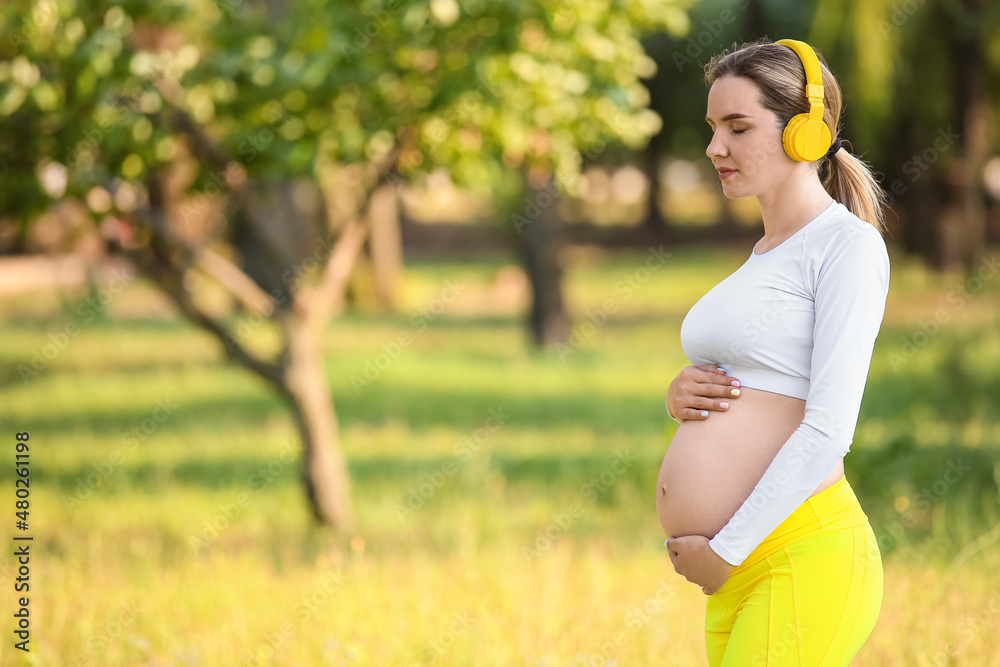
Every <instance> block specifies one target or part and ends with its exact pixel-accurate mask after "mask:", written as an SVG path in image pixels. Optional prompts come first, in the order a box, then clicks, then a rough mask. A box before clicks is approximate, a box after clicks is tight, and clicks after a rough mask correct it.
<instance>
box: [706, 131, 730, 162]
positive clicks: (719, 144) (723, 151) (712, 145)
mask: <svg viewBox="0 0 1000 667" xmlns="http://www.w3.org/2000/svg"><path fill="white" fill-rule="evenodd" d="M728 154H729V149H728V148H727V147H726V145H725V142H723V141H722V139H721V137H720V136H719V131H718V130H715V131H714V132H713V133H712V140H711V141H710V142H708V147H707V148H705V155H707V156H708V159H710V160H714V159H715V158H716V157H726V155H728Z"/></svg>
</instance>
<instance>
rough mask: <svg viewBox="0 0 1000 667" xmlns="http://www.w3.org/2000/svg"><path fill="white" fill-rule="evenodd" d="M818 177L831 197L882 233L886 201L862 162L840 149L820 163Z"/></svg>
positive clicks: (884, 195)
mask: <svg viewBox="0 0 1000 667" xmlns="http://www.w3.org/2000/svg"><path fill="white" fill-rule="evenodd" d="M820 177H821V181H822V183H823V187H824V188H825V189H826V191H827V192H828V193H829V194H830V196H831V197H833V198H834V199H836V200H837V201H839V202H840V203H841V204H843V205H844V206H845V207H847V210H849V211H850V212H851V213H853V214H854V215H856V216H858V217H859V218H861V219H862V220H864V221H865V222H868V223H871V224H872V225H873V226H874V227H875V229H877V230H878V231H879V232H880V233H884V232H885V229H886V227H885V205H886V202H887V201H888V200H889V197H888V195H886V193H885V190H883V189H882V188H881V186H879V184H878V181H876V180H875V176H874V175H873V174H872V172H871V169H869V168H868V165H867V164H865V162H864V161H862V160H861V159H860V158H858V157H855V156H854V155H851V152H850V151H848V150H847V149H846V148H844V147H841V149H840V150H839V151H837V152H836V153H834V154H833V155H832V156H830V158H829V159H825V160H823V161H822V163H821V164H820Z"/></svg>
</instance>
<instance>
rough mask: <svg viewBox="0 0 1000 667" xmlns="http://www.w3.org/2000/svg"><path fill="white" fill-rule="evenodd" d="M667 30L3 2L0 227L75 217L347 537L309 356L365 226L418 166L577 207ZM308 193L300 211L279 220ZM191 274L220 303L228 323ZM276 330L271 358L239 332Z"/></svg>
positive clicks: (647, 122) (401, 13)
mask: <svg viewBox="0 0 1000 667" xmlns="http://www.w3.org/2000/svg"><path fill="white" fill-rule="evenodd" d="M678 17H681V18H682V17H683V14H681V12H680V9H679V8H678V6H676V5H674V4H672V3H669V2H660V3H649V2H644V1H643V0H626V1H624V2H621V3H617V4H615V5H609V4H608V3H606V2H602V1H600V0H564V1H561V2H549V3H545V4H537V3H528V2H496V3H485V2H480V1H478V0H466V1H463V2H462V3H459V2H457V1H456V0H431V1H430V2H416V3H400V2H397V1H396V0H389V1H387V2H381V3H379V2H361V3H355V2H346V1H341V0H303V1H301V2H296V3H290V4H287V5H286V4H284V3H278V2H274V3H269V4H268V5H267V6H261V5H259V4H256V5H255V4H252V3H248V2H239V1H238V0H223V1H222V2H209V1H207V0H203V1H202V2H191V3H189V4H186V5H182V4H168V3H146V2H141V1H139V0H124V1H121V2H112V1H109V0H89V1H83V0H78V1H77V2H74V1H72V0H66V1H64V2H58V3H56V2H51V1H49V2H46V1H44V0H17V1H15V2H9V3H5V4H4V7H3V34H4V35H6V38H5V39H4V40H3V42H2V44H0V49H2V53H3V61H4V63H5V64H6V65H5V66H0V100H2V101H0V116H2V122H0V148H2V149H3V154H4V155H5V156H8V167H9V171H8V176H9V179H8V182H7V184H6V187H4V188H3V189H2V190H0V210H3V211H4V215H6V216H9V217H11V218H12V219H14V220H16V221H17V223H18V228H19V230H20V234H21V235H22V237H23V235H24V234H25V233H26V230H27V228H28V225H30V224H31V222H32V221H33V220H34V219H35V218H36V217H37V216H38V215H39V214H40V213H41V212H43V211H45V210H46V209H47V208H48V207H50V206H51V205H52V203H53V202H54V201H57V200H60V199H70V198H72V199H77V200H80V201H84V202H86V203H87V206H88V208H89V211H90V214H91V217H92V220H93V222H94V223H95V224H96V225H98V227H99V229H100V230H101V232H102V233H103V234H104V236H105V238H106V239H107V244H108V248H109V250H110V251H113V252H118V253H122V254H124V255H126V256H128V257H130V258H131V259H132V260H133V261H134V262H135V263H136V264H137V265H138V266H139V267H140V268H141V269H142V270H143V271H144V272H145V273H146V274H147V275H148V276H150V277H151V278H152V280H154V281H155V282H156V284H158V285H159V286H160V287H162V288H163V290H164V291H165V292H166V293H167V294H168V295H169V296H170V297H171V298H172V299H173V301H174V302H175V303H176V304H177V306H178V308H179V309H180V310H181V311H182V312H183V313H184V314H185V315H187V316H188V317H190V318H191V319H192V321H194V322H196V323H197V324H198V325H200V326H202V327H204V328H205V329H207V330H208V331H210V332H212V333H213V334H214V335H215V336H216V337H217V338H218V339H219V341H220V342H221V343H222V345H223V346H224V348H225V350H226V353H227V355H228V356H229V358H230V359H232V360H234V361H236V362H237V363H240V364H242V365H243V366H244V367H246V368H247V369H248V370H250V371H252V372H254V373H256V374H257V375H258V376H259V377H261V378H263V379H264V380H265V381H266V382H267V383H268V384H270V385H271V386H273V387H274V388H275V390H276V391H278V392H279V394H280V395H282V396H283V397H284V398H285V399H286V401H287V403H288V405H289V407H290V409H291V411H292V413H293V415H294V416H295V418H296V422H297V424H298V426H299V431H300V433H301V436H302V440H303V444H304V467H303V474H304V480H305V488H306V491H307V497H308V499H309V502H310V505H311V507H312V510H313V513H314V515H315V517H316V519H317V520H318V521H319V522H320V523H325V524H331V525H333V526H335V527H338V528H340V529H343V530H350V529H351V526H352V520H351V511H350V503H349V489H348V476H347V472H346V468H345V463H344V460H343V457H342V455H341V454H340V449H339V447H338V443H337V421H336V413H335V412H334V409H333V401H332V397H331V396H330V393H329V389H328V387H327V384H326V381H325V378H324V375H323V370H322V369H323V363H322V353H321V351H320V346H319V342H318V341H319V336H320V334H321V332H322V330H323V327H324V325H325V322H326V321H327V319H328V318H329V317H330V316H332V315H333V314H335V313H336V312H337V311H338V309H339V308H340V307H341V303H342V301H343V292H344V289H345V284H346V282H347V280H348V277H349V275H350V273H351V270H352V266H353V264H354V262H355V258H356V257H357V256H358V254H359V252H361V249H362V247H363V245H364V243H365V239H366V238H367V237H368V236H369V233H370V229H371V224H370V219H371V218H372V214H373V212H374V211H377V210H380V209H381V210H384V208H385V207H386V206H391V205H392V201H393V200H394V195H395V193H396V192H397V191H398V188H399V187H400V186H401V185H403V184H405V183H409V182H413V181H416V180H419V179H420V178H422V177H424V176H426V175H427V174H428V173H429V172H430V171H431V170H433V169H436V168H444V169H447V170H448V172H449V173H450V175H451V177H452V178H453V180H455V181H456V183H458V184H459V185H463V186H465V187H469V188H472V189H475V190H480V191H489V192H493V193H496V194H498V199H499V200H503V198H504V197H505V196H506V197H507V201H508V202H509V201H511V200H512V199H514V198H516V193H517V192H519V188H520V182H521V179H520V174H519V173H518V172H519V171H524V172H525V173H528V174H531V175H532V176H533V177H538V175H540V174H541V175H543V180H546V179H548V178H550V177H551V178H552V179H554V182H556V183H558V184H559V185H560V187H563V188H567V189H571V190H572V189H575V187H576V178H577V177H578V176H579V163H580V147H581V146H593V145H595V144H596V143H597V142H601V144H602V145H603V144H604V143H608V144H613V143H620V144H624V145H627V146H630V147H633V148H635V147H640V146H641V145H642V144H643V143H644V142H645V141H646V140H647V139H648V137H649V136H650V135H651V134H653V133H655V132H656V131H657V130H658V129H659V118H658V116H657V115H656V114H654V113H652V112H650V111H648V110H647V109H646V108H645V102H646V100H647V98H648V94H647V92H646V90H645V88H644V87H643V86H642V85H641V84H640V83H639V81H638V78H639V76H641V75H648V74H650V73H651V71H652V70H653V68H654V65H653V63H652V61H651V60H650V59H649V58H648V57H647V56H646V55H645V54H644V53H643V51H642V48H641V46H640V44H639V42H638V39H637V33H638V32H639V31H640V30H644V29H657V28H659V27H661V26H663V25H665V24H667V23H669V22H671V21H673V22H674V23H676V22H677V21H678ZM303 179H304V180H305V181H306V182H307V183H311V184H312V185H313V186H314V187H315V189H316V190H317V191H318V192H320V193H322V195H323V196H322V197H321V200H322V207H321V208H322V215H319V216H318V217H315V216H310V215H307V214H305V213H302V212H301V211H298V210H297V209H296V207H295V206H289V205H285V204H283V203H282V202H286V203H287V201H289V198H291V200H294V199H295V194H294V192H292V191H291V190H290V188H292V187H293V186H292V184H293V183H296V182H301V181H302V180H303ZM185 180H187V181H189V182H187V183H186V185H185V186H184V189H183V192H180V193H177V192H174V191H173V190H172V189H171V188H172V187H175V186H176V183H177V182H178V181H185ZM345 188H346V190H347V191H349V192H350V193H351V194H350V196H346V195H344V194H343V193H344V192H345ZM279 211H280V212H281V214H280V215H279V214H278V212H279ZM375 215H377V213H375ZM512 218H513V216H512ZM508 224H509V223H508ZM334 237H336V242H335V243H334V242H333V241H332V239H333V238H334ZM194 272H202V273H204V274H207V275H209V276H211V277H212V278H213V279H215V280H216V281H217V282H218V283H219V284H221V285H223V286H225V287H226V288H227V289H228V290H229V291H230V293H231V294H232V295H233V298H234V302H235V303H236V308H235V310H234V311H233V312H232V313H230V314H229V316H227V317H215V316H213V314H211V313H210V312H209V311H208V310H207V309H206V308H205V306H204V305H202V304H200V303H199V299H198V295H197V293H195V292H193V291H192V289H191V284H192V281H191V280H190V277H191V276H192V275H193V273H194ZM234 325H235V326H234ZM272 325H273V326H275V327H277V329H278V330H279V331H280V333H281V340H282V343H281V346H280V349H278V350H277V351H275V353H274V354H273V356H272V358H266V357H264V356H262V355H261V353H260V352H258V351H254V350H252V349H251V348H250V346H249V345H247V337H248V336H249V335H251V334H252V331H254V330H257V329H259V328H260V327H267V326H272ZM241 329H242V330H244V331H247V330H249V332H250V333H246V335H244V334H243V333H240V330H241Z"/></svg>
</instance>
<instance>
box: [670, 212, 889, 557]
mask: <svg viewBox="0 0 1000 667" xmlns="http://www.w3.org/2000/svg"><path fill="white" fill-rule="evenodd" d="M888 291H889V254H888V252H887V250H886V246H885V241H883V239H882V235H881V234H880V233H879V231H878V230H877V229H876V228H875V227H874V226H872V225H871V224H869V223H867V222H865V221H864V220H861V219H860V218H858V217H856V216H855V215H854V214H853V213H851V212H850V211H849V210H848V209H847V208H846V207H845V206H844V205H843V204H841V203H839V202H837V201H834V202H833V203H832V204H830V206H829V207H828V208H827V209H826V210H824V211H823V212H822V213H820V214H819V215H818V216H817V217H816V218H814V219H812V220H811V221H809V223H807V224H806V225H805V226H803V227H802V228H801V229H799V230H798V231H797V232H795V233H794V234H792V236H790V237H788V238H787V239H785V240H784V241H783V242H782V243H780V244H779V245H777V246H776V247H774V248H772V249H771V250H769V251H767V252H765V253H763V254H760V255H758V254H756V253H754V252H753V251H751V254H750V257H749V258H747V260H746V262H744V263H743V265H742V266H741V267H739V268H738V269H737V270H736V271H735V272H734V273H732V274H731V275H730V276H728V277H727V278H725V279H724V280H723V281H722V282H720V283H719V284H718V285H716V286H715V287H713V288H712V289H711V290H709V292H708V293H707V294H705V295H704V296H703V297H702V298H701V299H700V300H699V301H698V302H697V303H695V305H694V306H692V308H691V310H689V311H688V313H687V315H686V316H685V317H684V321H683V322H682V324H681V331H680V338H681V346H682V348H683V349H684V354H685V355H686V356H687V358H688V359H689V360H690V361H691V363H692V364H693V365H698V364H707V363H717V364H719V365H720V366H721V368H722V369H724V370H725V371H726V372H727V374H729V375H733V376H735V377H736V378H738V379H739V380H740V384H741V385H742V386H744V387H751V388H754V389H763V390H765V391H771V392H775V393H778V394H785V395H787V396H794V397H796V398H801V399H805V401H806V404H805V417H804V418H803V420H802V423H801V424H800V425H799V426H798V428H796V429H795V432H794V433H792V435H791V436H790V437H789V438H788V440H787V441H786V442H785V444H784V445H783V446H782V447H781V449H780V450H779V451H778V453H777V454H776V455H775V457H774V460H773V461H772V462H771V464H770V466H769V467H768V468H767V470H766V471H765V472H764V475H763V477H761V479H760V481H759V482H758V483H757V485H756V486H755V487H754V490H753V492H752V493H751V494H750V496H749V497H748V498H747V499H746V500H745V501H744V502H743V504H742V505H741V506H740V508H739V509H738V510H737V512H736V514H735V515H734V516H733V517H732V518H731V519H730V520H729V523H727V524H726V525H725V526H724V527H723V528H722V530H720V531H719V532H718V534H716V535H715V537H713V538H712V539H711V540H710V541H709V546H710V547H711V548H712V550H713V551H715V553H717V554H719V556H721V557H722V558H723V560H725V561H726V562H728V563H730V564H731V565H734V566H735V565H740V564H741V563H742V562H743V561H744V560H745V559H746V557H747V556H749V555H750V553H751V552H752V551H753V550H754V549H755V548H756V547H757V546H758V545H759V544H760V543H761V542H763V541H764V538H766V537H767V536H768V535H769V534H770V533H771V531H773V530H774V529H775V528H777V527H778V525H779V524H781V522H783V521H784V520H785V519H786V518H788V516H789V515H790V514H791V513H792V512H793V511H794V510H795V509H796V508H797V507H798V506H799V505H801V504H802V503H803V502H804V501H805V500H806V499H807V498H808V497H809V496H810V495H812V493H813V491H815V490H816V487H817V486H819V484H820V482H822V481H823V479H825V478H826V476H827V475H828V474H830V471H831V470H833V468H834V466H836V465H837V463H838V462H839V461H840V460H841V459H843V457H844V456H845V455H846V454H847V452H848V451H850V447H851V444H852V443H853V441H854V429H855V426H856V425H857V420H858V411H859V410H860V407H861V397H862V394H863V393H864V389H865V384H866V382H867V379H868V367H869V365H870V363H871V357H872V350H873V348H874V345H875V338H876V336H877V335H878V332H879V329H880V327H881V324H882V316H883V314H884V312H885V301H886V296H887V294H888Z"/></svg>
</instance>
